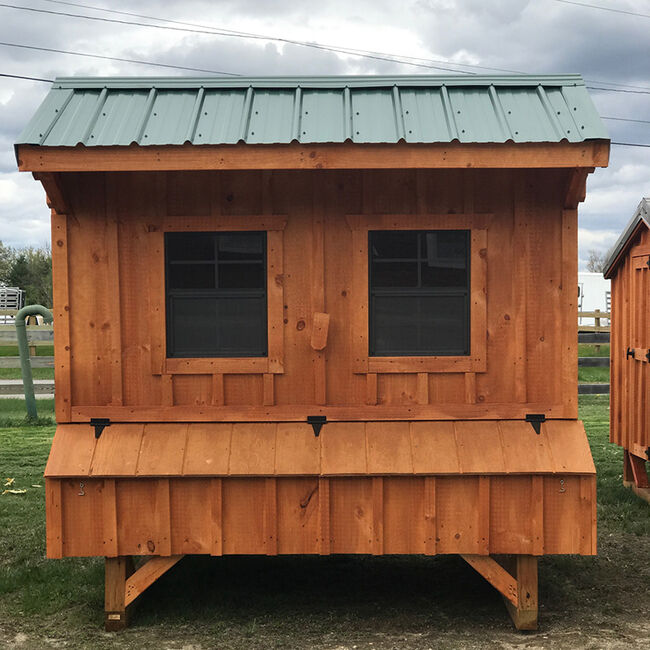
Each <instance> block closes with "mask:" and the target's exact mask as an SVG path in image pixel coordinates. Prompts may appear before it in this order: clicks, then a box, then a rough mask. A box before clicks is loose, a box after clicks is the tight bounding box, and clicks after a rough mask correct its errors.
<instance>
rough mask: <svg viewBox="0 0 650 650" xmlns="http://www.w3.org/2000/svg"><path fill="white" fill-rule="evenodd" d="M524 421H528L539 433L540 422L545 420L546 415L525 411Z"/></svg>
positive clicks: (540, 429) (540, 430)
mask: <svg viewBox="0 0 650 650" xmlns="http://www.w3.org/2000/svg"><path fill="white" fill-rule="evenodd" d="M526 422H530V424H531V426H532V427H533V429H534V430H535V433H536V434H537V435H539V434H540V433H541V432H542V422H546V416H545V415H544V414H543V413H526Z"/></svg>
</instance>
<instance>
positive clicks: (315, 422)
mask: <svg viewBox="0 0 650 650" xmlns="http://www.w3.org/2000/svg"><path fill="white" fill-rule="evenodd" d="M307 424H311V426H312V429H313V430H314V435H315V436H316V437H317V438H318V436H319V435H320V430H321V429H322V428H323V425H324V424H327V416H325V415H308V416H307Z"/></svg>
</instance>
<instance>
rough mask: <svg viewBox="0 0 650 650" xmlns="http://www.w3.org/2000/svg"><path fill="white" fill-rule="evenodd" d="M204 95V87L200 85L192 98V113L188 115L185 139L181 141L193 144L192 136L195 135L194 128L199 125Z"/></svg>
mask: <svg viewBox="0 0 650 650" xmlns="http://www.w3.org/2000/svg"><path fill="white" fill-rule="evenodd" d="M204 97H205V88H204V87H203V86H201V87H200V88H199V92H198V93H197V94H196V99H195V100H194V106H193V108H192V114H191V115H190V122H189V124H188V126H187V133H186V134H185V139H184V140H183V142H189V143H191V144H194V136H195V135H196V129H197V127H198V126H199V114H200V112H201V107H202V106H203V98H204Z"/></svg>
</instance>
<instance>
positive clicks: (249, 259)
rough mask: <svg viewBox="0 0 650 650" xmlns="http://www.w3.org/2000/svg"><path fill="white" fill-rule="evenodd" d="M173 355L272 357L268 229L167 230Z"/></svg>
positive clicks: (169, 329)
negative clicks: (267, 287)
mask: <svg viewBox="0 0 650 650" xmlns="http://www.w3.org/2000/svg"><path fill="white" fill-rule="evenodd" d="M165 285H166V311H167V356H168V357H262V356H266V355H267V304H266V302H267V300H266V298H267V297H266V286H267V285H266V233H265V232H192V233H182V232H178V233H176V232H168V233H166V234H165Z"/></svg>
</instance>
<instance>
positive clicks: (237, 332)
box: [217, 298, 266, 356]
mask: <svg viewBox="0 0 650 650" xmlns="http://www.w3.org/2000/svg"><path fill="white" fill-rule="evenodd" d="M217 312H218V316H217V339H218V341H219V351H220V354H222V355H226V356H237V355H238V354H241V353H242V352H245V353H247V354H254V353H255V354H257V355H258V356H262V355H264V354H266V301H265V300H264V299H263V298H220V299H219V301H218V304H217Z"/></svg>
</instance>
